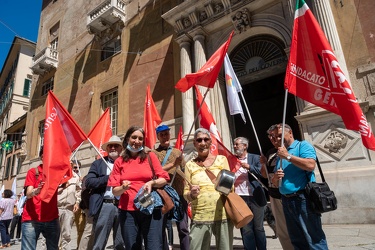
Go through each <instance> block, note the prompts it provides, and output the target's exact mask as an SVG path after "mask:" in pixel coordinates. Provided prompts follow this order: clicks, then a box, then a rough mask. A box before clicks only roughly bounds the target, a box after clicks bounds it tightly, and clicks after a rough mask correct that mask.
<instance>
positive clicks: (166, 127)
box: [156, 125, 170, 134]
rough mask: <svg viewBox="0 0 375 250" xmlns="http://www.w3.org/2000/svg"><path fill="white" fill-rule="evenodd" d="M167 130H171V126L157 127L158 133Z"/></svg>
mask: <svg viewBox="0 0 375 250" xmlns="http://www.w3.org/2000/svg"><path fill="white" fill-rule="evenodd" d="M166 130H170V128H169V127H168V126H167V125H160V126H159V127H157V128H156V134H158V133H160V132H162V131H166Z"/></svg>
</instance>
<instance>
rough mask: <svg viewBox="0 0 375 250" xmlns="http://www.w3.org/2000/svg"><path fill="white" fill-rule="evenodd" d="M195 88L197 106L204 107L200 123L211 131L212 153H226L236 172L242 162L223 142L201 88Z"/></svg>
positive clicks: (201, 110)
mask: <svg viewBox="0 0 375 250" xmlns="http://www.w3.org/2000/svg"><path fill="white" fill-rule="evenodd" d="M194 88H195V94H196V97H197V107H200V106H201V103H202V102H203V104H202V107H201V109H200V111H199V124H200V127H202V128H205V129H207V130H208V131H210V133H211V141H212V142H211V148H210V151H211V154H213V155H218V154H220V155H224V156H225V157H227V159H228V163H229V168H230V170H231V171H232V172H236V171H237V170H238V169H239V168H240V166H241V163H240V161H238V159H237V157H236V156H234V155H233V154H232V153H231V152H230V151H229V150H228V149H227V148H226V147H225V146H224V144H223V143H222V142H221V137H220V133H219V130H218V129H217V127H216V123H215V120H214V118H213V116H212V114H211V112H210V110H209V108H208V106H207V104H206V103H205V102H204V101H203V98H202V95H201V93H200V91H199V89H198V88H197V87H196V86H194Z"/></svg>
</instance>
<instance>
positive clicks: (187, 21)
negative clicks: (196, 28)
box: [184, 17, 191, 28]
mask: <svg viewBox="0 0 375 250" xmlns="http://www.w3.org/2000/svg"><path fill="white" fill-rule="evenodd" d="M190 26H191V21H190V19H189V18H187V17H185V18H184V27H185V28H189V27H190Z"/></svg>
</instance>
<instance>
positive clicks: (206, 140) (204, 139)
mask: <svg viewBox="0 0 375 250" xmlns="http://www.w3.org/2000/svg"><path fill="white" fill-rule="evenodd" d="M210 140H211V139H210V138H207V137H205V138H197V139H195V141H196V142H198V143H201V142H202V141H204V142H208V141H210Z"/></svg>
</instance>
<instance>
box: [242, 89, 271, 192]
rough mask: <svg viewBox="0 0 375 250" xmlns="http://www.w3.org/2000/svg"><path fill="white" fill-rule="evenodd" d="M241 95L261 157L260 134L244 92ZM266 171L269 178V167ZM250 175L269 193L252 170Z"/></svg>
mask: <svg viewBox="0 0 375 250" xmlns="http://www.w3.org/2000/svg"><path fill="white" fill-rule="evenodd" d="M240 93H241V98H242V101H243V103H244V104H245V108H246V112H247V115H248V116H249V119H250V123H251V127H252V128H253V130H254V135H255V139H256V141H257V144H258V147H259V152H260V154H261V155H263V152H262V148H261V146H260V142H259V138H258V134H257V131H256V130H255V126H254V122H253V119H252V118H251V115H250V111H249V108H248V107H247V104H246V102H245V97H244V96H243V94H242V91H240ZM265 169H266V175H267V176H268V170H267V167H266V168H265ZM248 173H249V174H251V175H252V176H253V177H254V179H255V180H256V181H258V182H259V183H260V185H261V186H262V187H263V188H264V189H266V190H267V191H268V188H267V187H266V186H264V184H263V183H262V182H261V181H260V180H259V179H258V178H257V177H256V176H255V175H254V174H253V173H251V172H250V170H248Z"/></svg>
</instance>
